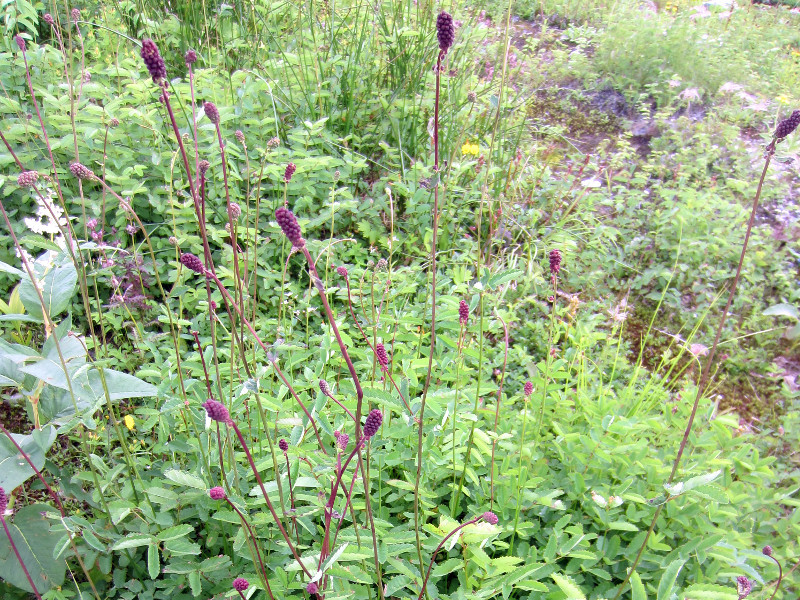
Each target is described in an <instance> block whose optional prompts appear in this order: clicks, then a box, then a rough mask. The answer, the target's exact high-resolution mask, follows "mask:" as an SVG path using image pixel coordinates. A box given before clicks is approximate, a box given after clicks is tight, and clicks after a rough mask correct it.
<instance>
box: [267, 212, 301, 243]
mask: <svg viewBox="0 0 800 600" xmlns="http://www.w3.org/2000/svg"><path fill="white" fill-rule="evenodd" d="M275 220H276V221H278V225H280V226H281V229H282V230H283V234H284V235H285V236H286V237H287V239H288V240H289V241H290V242H292V246H296V247H298V248H302V247H303V246H304V245H305V243H306V242H305V240H304V239H303V231H302V230H301V229H300V224H299V223H298V222H297V217H295V216H294V213H293V212H292V211H290V210H289V209H288V208H284V207H280V208H279V209H278V210H276V211H275Z"/></svg>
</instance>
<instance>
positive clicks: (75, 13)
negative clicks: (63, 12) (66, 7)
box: [70, 8, 81, 23]
mask: <svg viewBox="0 0 800 600" xmlns="http://www.w3.org/2000/svg"><path fill="white" fill-rule="evenodd" d="M70 16H71V17H72V21H73V22H74V23H77V22H78V21H80V20H81V10H80V9H79V8H73V9H72V11H71V12H70Z"/></svg>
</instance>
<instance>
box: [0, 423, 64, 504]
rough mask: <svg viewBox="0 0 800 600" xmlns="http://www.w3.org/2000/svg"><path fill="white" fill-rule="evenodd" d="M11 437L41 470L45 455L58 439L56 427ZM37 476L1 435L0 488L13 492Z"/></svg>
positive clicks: (14, 434)
mask: <svg viewBox="0 0 800 600" xmlns="http://www.w3.org/2000/svg"><path fill="white" fill-rule="evenodd" d="M11 437H13V438H14V441H16V442H17V444H19V446H20V447H21V448H22V450H23V452H24V453H25V454H26V455H27V456H28V458H29V459H30V460H31V462H32V463H33V465H34V466H35V467H36V468H37V469H39V470H41V469H42V468H43V467H44V461H45V455H46V453H47V450H49V449H50V446H52V445H53V442H54V441H55V439H56V430H55V428H54V427H49V426H45V427H44V428H42V429H41V430H39V431H35V432H33V433H31V434H29V435H20V434H17V433H12V434H11ZM34 475H35V473H34V471H33V469H31V466H30V465H29V464H28V461H27V460H25V457H24V456H23V455H22V454H20V452H19V450H17V448H16V447H15V446H14V444H13V443H11V440H9V439H8V438H7V437H6V436H5V434H0V487H2V488H3V489H5V490H13V489H15V488H16V487H18V486H20V485H22V484H23V483H24V482H25V481H27V480H28V479H30V478H31V477H33V476H34Z"/></svg>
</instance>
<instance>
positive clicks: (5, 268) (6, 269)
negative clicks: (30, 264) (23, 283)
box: [0, 260, 25, 277]
mask: <svg viewBox="0 0 800 600" xmlns="http://www.w3.org/2000/svg"><path fill="white" fill-rule="evenodd" d="M0 272H2V273H8V274H9V275H13V276H14V277H23V276H24V275H25V272H24V271H22V270H21V269H18V268H16V267H12V266H11V265H9V264H6V263H4V262H3V261H2V260H0Z"/></svg>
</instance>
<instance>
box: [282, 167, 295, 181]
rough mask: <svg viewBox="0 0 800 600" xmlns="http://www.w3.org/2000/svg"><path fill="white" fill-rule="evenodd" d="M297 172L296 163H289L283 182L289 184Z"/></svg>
mask: <svg viewBox="0 0 800 600" xmlns="http://www.w3.org/2000/svg"><path fill="white" fill-rule="evenodd" d="M296 170H297V166H296V165H295V164H294V163H289V164H288V165H286V170H285V171H284V172H283V180H284V181H285V182H286V183H289V182H290V181H291V180H292V175H294V172H295V171H296Z"/></svg>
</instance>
